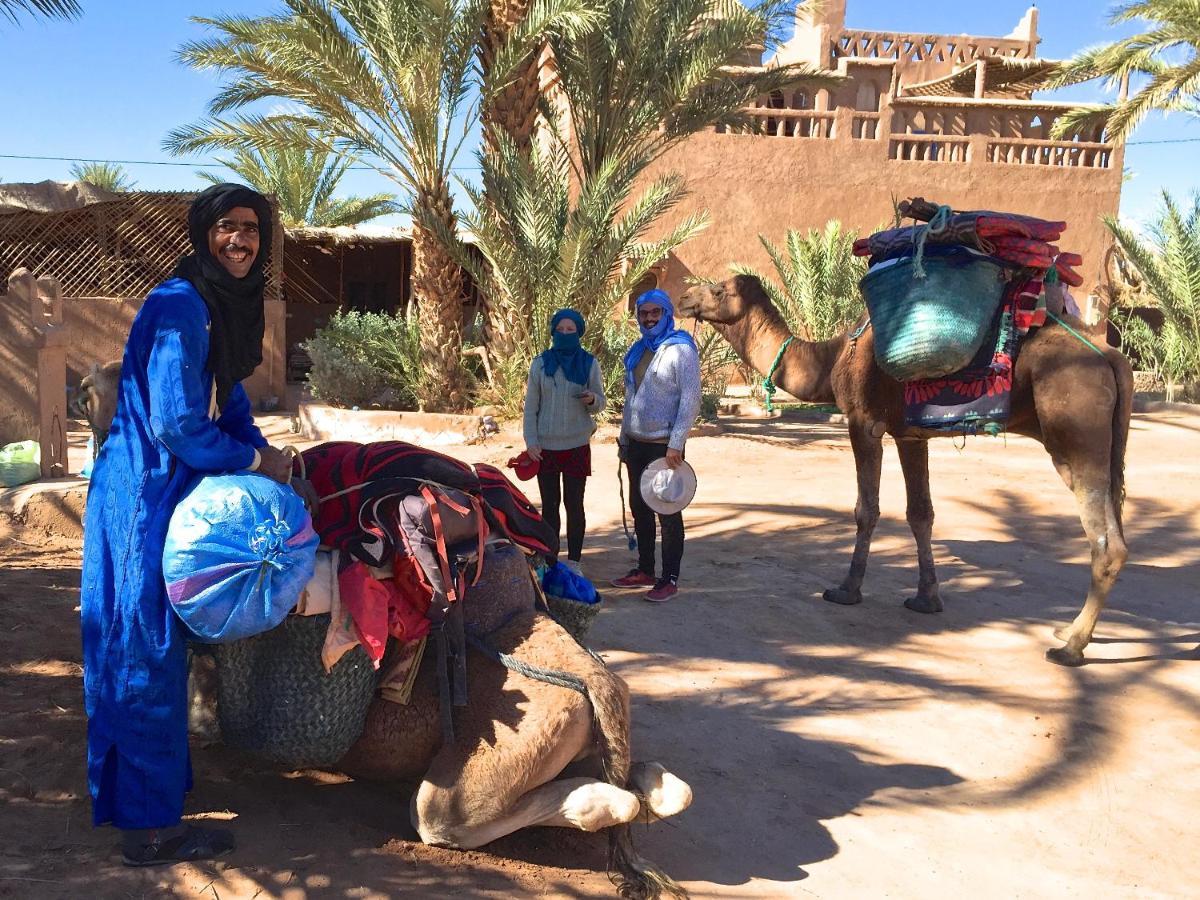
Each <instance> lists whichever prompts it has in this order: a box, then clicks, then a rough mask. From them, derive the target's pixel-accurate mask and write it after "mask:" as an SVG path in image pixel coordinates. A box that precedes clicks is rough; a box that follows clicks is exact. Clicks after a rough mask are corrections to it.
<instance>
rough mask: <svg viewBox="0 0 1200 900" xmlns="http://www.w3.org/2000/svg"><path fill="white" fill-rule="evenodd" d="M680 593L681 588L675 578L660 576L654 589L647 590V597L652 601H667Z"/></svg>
mask: <svg viewBox="0 0 1200 900" xmlns="http://www.w3.org/2000/svg"><path fill="white" fill-rule="evenodd" d="M678 593H679V588H678V586H676V584H675V579H674V578H660V579H658V581H657V582H656V583H655V585H654V588H653V590H649V591H646V599H647V600H649V601H650V602H651V603H666V602H667V601H668V600H670V599H671V598H672V597H674V596H675V595H676V594H678Z"/></svg>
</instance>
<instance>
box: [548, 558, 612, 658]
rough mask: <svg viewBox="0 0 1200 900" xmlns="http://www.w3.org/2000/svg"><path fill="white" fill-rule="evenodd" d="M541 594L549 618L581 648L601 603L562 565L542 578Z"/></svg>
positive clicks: (581, 579)
mask: <svg viewBox="0 0 1200 900" xmlns="http://www.w3.org/2000/svg"><path fill="white" fill-rule="evenodd" d="M542 591H543V592H544V593H545V594H546V605H547V606H549V607H550V615H552V616H553V617H554V619H555V621H557V622H558V624H560V625H562V627H563V628H565V629H567V631H569V632H570V633H571V636H572V637H574V638H575V640H577V641H579V643H581V644H582V643H583V641H584V639H585V638H586V637H587V633H588V629H590V628H591V627H592V622H593V621H595V619H596V615H597V613H599V612H600V603H601V601H602V600H603V598H602V597H601V596H600V594H599V593H598V592H597V591H596V588H595V586H594V585H593V584H592V583H591V582H590V581H588V580H587V579H586V578H584V577H583V576H582V575H579V574H577V573H575V572H572V571H571V570H570V569H568V568H567V567H566V566H564V565H563V564H562V563H555V564H554V565H553V566H551V567H550V568H549V569H548V570H547V571H546V574H545V575H543V576H542Z"/></svg>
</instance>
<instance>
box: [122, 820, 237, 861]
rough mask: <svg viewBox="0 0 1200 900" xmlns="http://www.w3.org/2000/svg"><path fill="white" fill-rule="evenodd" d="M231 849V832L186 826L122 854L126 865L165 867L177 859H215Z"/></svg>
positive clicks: (232, 841)
mask: <svg viewBox="0 0 1200 900" xmlns="http://www.w3.org/2000/svg"><path fill="white" fill-rule="evenodd" d="M233 848H234V840H233V833H232V832H230V831H226V830H224V829H223V828H199V827H197V826H195V825H189V826H187V830H185V831H184V832H183V834H180V835H177V836H175V837H171V838H167V839H166V840H165V841H158V840H154V841H150V842H149V843H146V844H142V845H141V846H139V847H136V848H134V849H133V850H125V851H124V852H123V854H122V856H123V857H124V862H125V865H127V866H169V865H174V864H175V863H180V862H196V861H197V860H202V859H215V858H217V857H218V856H224V855H225V854H226V853H230V852H231V851H232V850H233Z"/></svg>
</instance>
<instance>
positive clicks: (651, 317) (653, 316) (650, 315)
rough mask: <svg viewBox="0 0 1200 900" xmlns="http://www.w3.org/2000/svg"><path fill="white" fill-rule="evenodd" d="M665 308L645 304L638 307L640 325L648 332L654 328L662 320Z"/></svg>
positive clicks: (654, 304) (653, 304)
mask: <svg viewBox="0 0 1200 900" xmlns="http://www.w3.org/2000/svg"><path fill="white" fill-rule="evenodd" d="M662 314H663V308H662V307H661V306H659V305H658V304H657V303H643V304H642V305H641V306H639V307H638V311H637V320H638V324H639V325H640V326H642V328H645V329H647V330H649V329H651V328H653V327H654V326H655V325H657V324H658V322H659V320H660V319H662Z"/></svg>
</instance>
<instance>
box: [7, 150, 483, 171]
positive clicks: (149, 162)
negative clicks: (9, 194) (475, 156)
mask: <svg viewBox="0 0 1200 900" xmlns="http://www.w3.org/2000/svg"><path fill="white" fill-rule="evenodd" d="M0 159H23V160H33V161H36V162H84V163H115V164H118V165H122V166H185V167H187V168H193V169H195V168H201V169H222V168H225V165H224V163H217V162H175V161H174V160H165V159H90V158H88V157H85V156H32V155H25V154H20V153H0ZM350 168H351V169H352V170H356V171H360V172H374V171H377V170H376V169H375V167H374V166H351V167H350ZM452 168H453V170H454V171H455V172H461V171H471V172H477V171H479V166H453V167H452Z"/></svg>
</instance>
